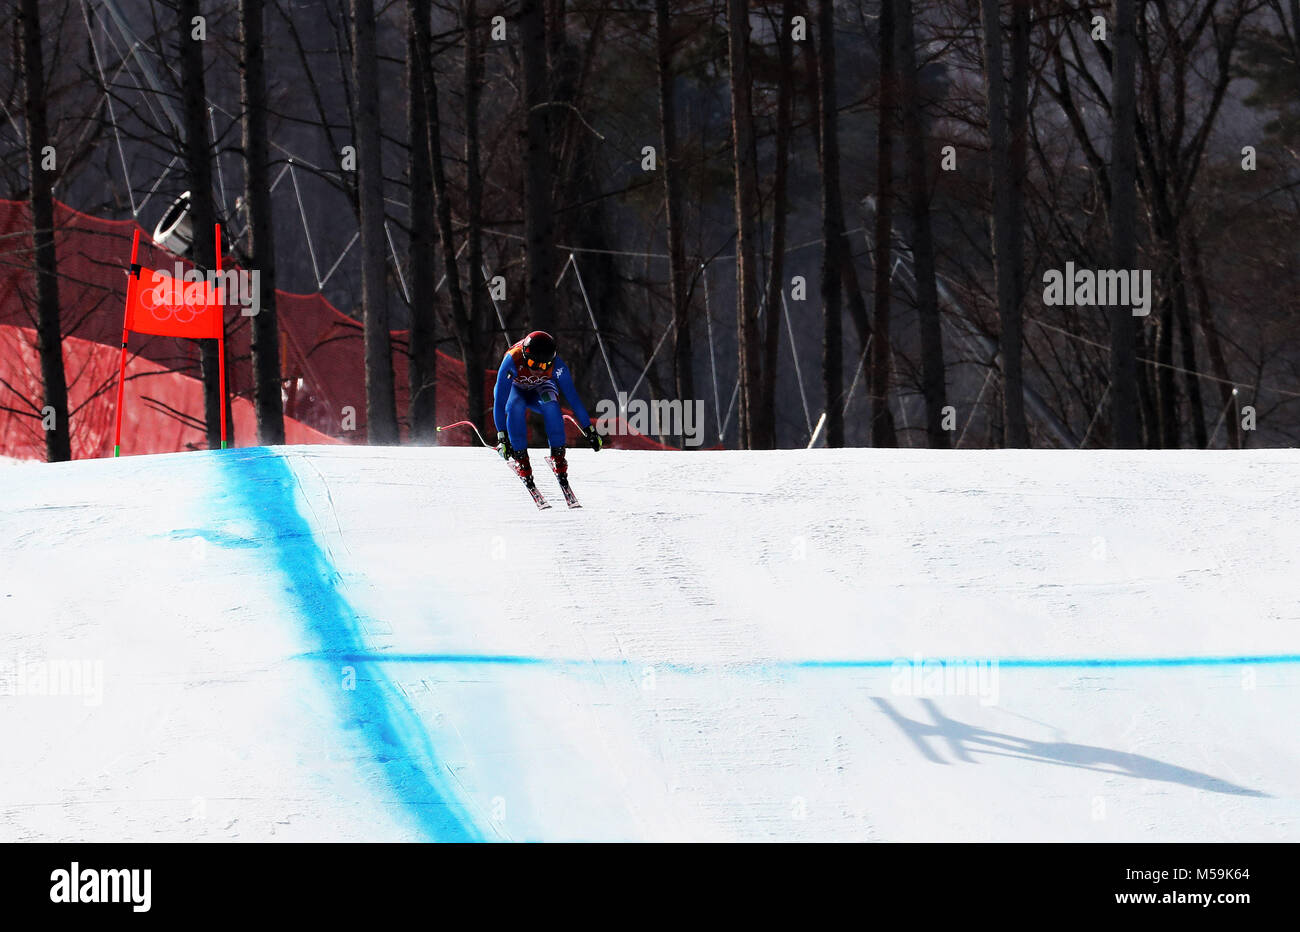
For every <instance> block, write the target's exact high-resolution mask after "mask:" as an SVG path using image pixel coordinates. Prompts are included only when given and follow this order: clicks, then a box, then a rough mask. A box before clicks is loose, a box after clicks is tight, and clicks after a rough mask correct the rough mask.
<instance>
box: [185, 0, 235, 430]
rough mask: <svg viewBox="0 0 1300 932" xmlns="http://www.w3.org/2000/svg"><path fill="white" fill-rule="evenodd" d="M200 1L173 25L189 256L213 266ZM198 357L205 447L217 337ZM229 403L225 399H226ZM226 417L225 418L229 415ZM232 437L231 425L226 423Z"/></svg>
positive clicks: (215, 393) (215, 420)
mask: <svg viewBox="0 0 1300 932" xmlns="http://www.w3.org/2000/svg"><path fill="white" fill-rule="evenodd" d="M201 15H202V14H201V10H200V5H199V0H179V2H178V3H177V4H176V28H177V33H178V39H179V42H180V64H181V122H182V123H183V130H184V133H185V142H184V163H185V174H186V177H187V179H188V180H189V185H190V222H191V229H192V230H193V237H194V238H193V242H192V244H191V246H190V252H189V257H190V259H192V260H193V262H194V264H195V265H197V266H198V267H199V268H201V269H204V270H205V271H206V270H210V269H214V268H215V267H216V259H217V253H216V250H217V246H216V241H215V239H214V237H213V227H214V226H215V225H216V206H215V204H214V203H213V200H212V147H211V144H210V143H209V141H208V97H207V88H206V84H205V81H204V77H203V45H204V40H203V39H201V38H198V37H197V36H198V35H201V33H199V32H198V31H197V30H198V23H197V19H198V17H199V16H201ZM199 358H200V360H201V362H202V369H203V420H204V422H205V424H206V425H207V433H208V446H209V447H210V448H212V449H216V448H217V447H219V446H220V445H221V404H222V402H223V399H222V398H221V379H220V373H219V372H218V360H219V357H218V354H217V346H216V341H215V340H200V341H199ZM225 401H226V403H227V404H228V403H229V400H228V399H226V400H225ZM227 420H228V421H229V419H227ZM229 434H230V439H231V440H232V441H233V440H234V425H233V421H231V422H230V427H229Z"/></svg>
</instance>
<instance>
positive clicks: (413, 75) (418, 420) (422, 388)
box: [406, 0, 454, 444]
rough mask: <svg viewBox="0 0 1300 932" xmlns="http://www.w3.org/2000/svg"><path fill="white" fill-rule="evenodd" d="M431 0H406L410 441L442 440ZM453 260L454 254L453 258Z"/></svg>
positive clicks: (426, 442) (429, 441)
mask: <svg viewBox="0 0 1300 932" xmlns="http://www.w3.org/2000/svg"><path fill="white" fill-rule="evenodd" d="M429 9H430V8H429V0H407V3H406V18H407V43H406V46H407V47H406V84H407V95H408V96H407V102H406V114H407V134H408V137H409V142H410V147H411V150H410V159H409V171H410V179H411V207H410V223H411V232H410V239H409V242H408V250H409V253H408V256H409V261H408V262H407V267H408V268H409V269H410V277H411V284H410V288H411V336H410V339H411V346H410V351H411V356H410V363H409V365H408V367H407V373H408V377H409V379H410V383H411V402H410V408H409V410H408V413H407V416H408V418H409V419H410V422H411V441H412V442H414V443H419V444H432V443H436V442H437V437H438V435H437V431H436V428H437V418H438V407H437V400H438V396H437V391H438V388H437V386H438V381H437V380H438V367H437V360H438V353H437V349H438V344H437V339H438V336H437V332H436V327H437V313H436V306H435V302H436V301H437V295H436V293H435V292H436V289H437V280H436V277H435V276H436V272H437V270H436V267H435V265H434V241H435V238H436V236H437V231H436V230H435V228H434V222H433V214H434V210H435V205H434V199H433V163H432V160H433V156H432V155H431V154H430V148H429V135H430V134H429V92H428V89H427V87H426V81H428V80H429V78H430V74H431V72H432V63H431V61H430V59H431V57H432V55H433V37H432V33H431V32H430V27H429ZM452 261H453V262H454V259H453V260H452Z"/></svg>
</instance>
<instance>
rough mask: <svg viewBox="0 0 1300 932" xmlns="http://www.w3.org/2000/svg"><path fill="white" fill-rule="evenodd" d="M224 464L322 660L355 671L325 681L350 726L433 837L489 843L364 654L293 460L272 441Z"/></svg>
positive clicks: (235, 453)
mask: <svg viewBox="0 0 1300 932" xmlns="http://www.w3.org/2000/svg"><path fill="white" fill-rule="evenodd" d="M218 462H219V463H220V464H221V466H222V467H223V471H224V474H225V477H226V479H227V486H228V488H229V491H230V495H231V497H232V498H234V499H235V501H236V504H238V505H239V506H240V507H241V510H242V511H243V512H244V514H245V515H247V516H248V517H249V518H251V520H252V521H253V522H254V523H255V524H256V525H257V528H256V534H255V539H258V540H264V541H269V542H270V543H269V544H268V545H267V546H266V549H267V550H268V551H269V552H270V554H271V555H272V556H273V558H274V559H275V561H276V564H277V568H278V569H279V570H280V571H281V572H282V573H283V574H284V577H285V581H286V586H285V592H286V594H287V596H288V599H289V602H290V605H291V606H292V607H293V608H294V609H295V610H296V612H297V614H298V615H299V616H300V617H301V619H302V621H303V623H304V624H305V625H306V627H307V633H308V635H309V636H310V637H311V638H312V639H314V640H315V641H316V642H317V645H318V648H319V651H320V654H319V656H321V657H322V658H326V657H328V658H329V659H336V660H338V661H339V662H341V663H346V664H349V665H352V666H354V667H355V672H356V688H355V689H351V690H348V689H344V688H343V687H342V685H341V683H340V682H337V681H336V682H335V683H334V684H329V683H326V684H325V686H324V688H325V690H326V691H327V692H330V693H331V694H332V695H333V696H334V699H335V701H336V703H337V705H338V710H339V714H340V716H341V717H342V719H343V722H344V724H345V726H346V727H348V728H355V729H357V730H358V731H359V732H360V734H361V737H362V740H363V741H364V742H365V743H366V744H367V745H368V746H369V748H370V750H371V754H372V757H373V759H374V760H375V762H377V764H378V765H379V767H380V768H381V770H382V772H383V774H384V777H385V779H387V781H388V783H389V784H390V785H391V787H392V789H393V792H394V793H395V794H396V795H397V798H398V799H399V800H401V802H402V805H403V806H405V807H406V809H407V811H408V813H409V814H410V816H411V817H412V819H413V820H414V821H415V823H416V825H417V826H418V827H419V829H420V831H421V832H422V833H423V835H424V836H425V837H426V838H428V839H430V840H434V841H480V840H482V835H481V833H480V832H479V831H478V829H477V828H476V827H475V825H474V821H473V819H472V817H471V816H470V815H469V813H468V812H467V811H466V810H465V808H464V807H463V806H462V805H461V804H460V803H459V801H458V800H457V798H456V794H455V791H454V789H453V788H452V787H451V786H450V785H449V784H450V781H449V780H448V778H447V774H446V772H445V771H444V770H443V767H442V764H441V763H440V762H439V760H438V757H437V755H436V754H435V752H434V749H433V743H432V741H431V740H430V738H429V735H428V733H427V732H426V731H425V730H424V728H423V727H422V726H421V724H420V721H419V718H418V717H417V716H416V714H415V712H414V710H412V709H411V707H410V706H409V705H408V704H407V703H406V701H405V699H404V698H403V696H402V695H401V693H400V692H399V691H398V690H397V688H396V687H395V686H394V685H393V684H392V682H390V681H389V679H388V678H387V677H386V676H385V675H384V672H383V670H382V668H381V667H380V666H379V665H378V664H376V663H375V662H374V657H376V656H378V655H371V654H367V653H366V651H365V645H364V642H363V639H362V637H361V629H360V624H359V619H358V616H357V613H356V611H355V609H353V608H352V606H351V605H349V604H348V601H347V599H345V598H344V597H343V596H342V595H341V594H340V593H339V591H338V589H337V588H336V586H335V581H336V580H337V579H338V573H337V572H336V570H335V569H334V566H333V565H332V563H331V562H330V559H329V557H328V556H327V555H326V554H325V552H324V551H323V550H322V549H321V546H320V544H319V543H318V542H317V541H316V538H315V535H314V534H313V532H312V528H311V525H310V524H309V523H308V521H307V520H306V519H305V518H304V517H303V516H302V514H301V513H300V512H299V511H298V508H297V506H296V505H295V504H294V495H295V489H296V487H297V479H296V478H295V476H294V474H293V471H292V470H291V469H290V468H289V464H288V463H287V462H285V460H284V458H283V457H281V456H280V455H278V454H277V453H275V452H273V451H272V450H269V449H267V448H265V447H253V448H247V449H232V450H227V451H224V452H222V453H221V454H220V455H219V460H218ZM349 658H350V659H349ZM341 675H342V671H339V676H340V679H341Z"/></svg>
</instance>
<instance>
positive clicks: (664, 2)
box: [655, 0, 695, 442]
mask: <svg viewBox="0 0 1300 932" xmlns="http://www.w3.org/2000/svg"><path fill="white" fill-rule="evenodd" d="M655 45H656V51H657V57H658V65H659V122H660V126H661V128H662V130H663V153H662V155H663V158H662V162H661V165H660V170H661V171H662V172H663V177H664V212H665V216H666V218H667V221H666V222H667V225H668V277H669V286H670V288H671V291H672V305H673V375H674V379H675V382H676V388H677V397H678V398H679V399H680V400H681V402H682V404H690V403H691V399H693V398H694V397H695V377H694V372H693V371H692V369H691V366H692V361H693V356H694V354H693V352H692V347H691V322H690V317H689V314H688V310H689V308H688V307H687V301H686V285H687V278H688V273H687V269H686V246H685V230H684V229H683V224H684V223H685V220H686V218H685V216H684V214H685V212H684V210H683V191H682V179H681V167H680V165H679V163H678V150H677V114H676V109H675V107H676V99H675V98H676V95H675V93H674V90H673V67H672V59H673V53H672V50H673V41H672V32H671V26H670V23H669V16H668V0H655ZM683 442H685V441H684V438H683Z"/></svg>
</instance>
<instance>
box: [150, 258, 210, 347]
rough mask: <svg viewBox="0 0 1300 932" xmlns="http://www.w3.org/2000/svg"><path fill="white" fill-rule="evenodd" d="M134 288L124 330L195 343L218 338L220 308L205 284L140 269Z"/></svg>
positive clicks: (208, 286)
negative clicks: (194, 341)
mask: <svg viewBox="0 0 1300 932" xmlns="http://www.w3.org/2000/svg"><path fill="white" fill-rule="evenodd" d="M133 284H134V287H133V288H131V289H129V293H128V295H127V303H126V329H127V330H130V331H132V332H133V333H153V334H157V335H158V336H162V337H190V338H192V339H196V340H198V339H209V340H215V339H218V338H220V336H221V318H222V314H221V310H222V305H221V304H220V303H219V301H220V299H219V298H218V296H217V292H216V289H214V288H213V287H212V285H211V284H210V283H208V282H207V281H206V280H205V281H201V282H190V281H185V280H184V279H178V278H175V277H173V276H171V275H168V274H167V273H166V272H158V271H155V270H153V269H141V270H140V277H139V278H138V279H136V281H135V282H133Z"/></svg>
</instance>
